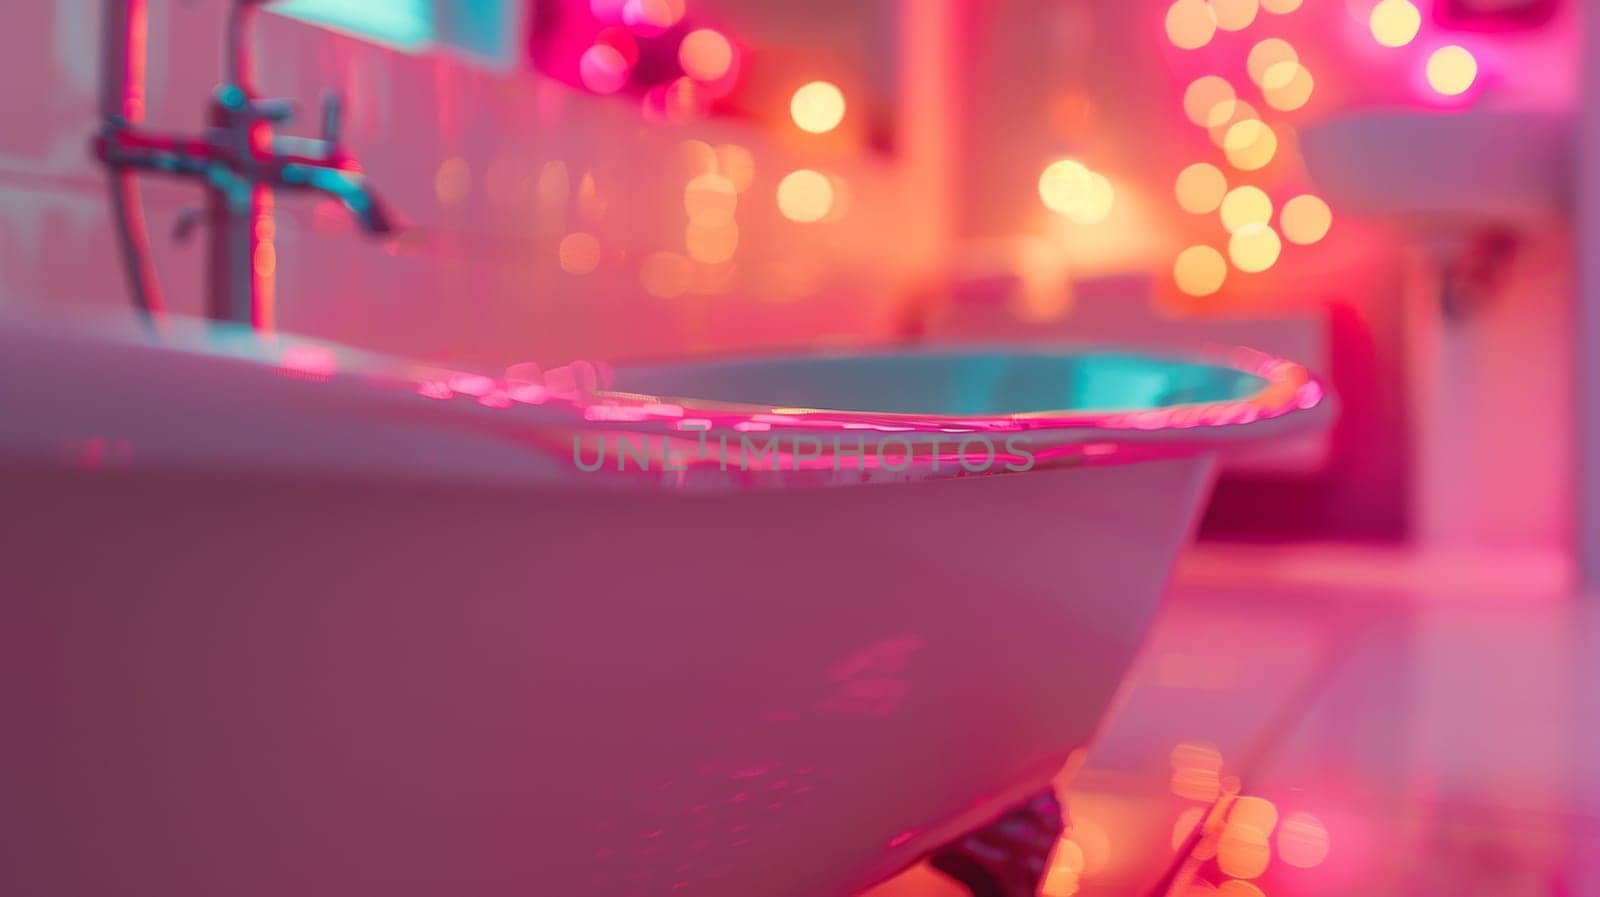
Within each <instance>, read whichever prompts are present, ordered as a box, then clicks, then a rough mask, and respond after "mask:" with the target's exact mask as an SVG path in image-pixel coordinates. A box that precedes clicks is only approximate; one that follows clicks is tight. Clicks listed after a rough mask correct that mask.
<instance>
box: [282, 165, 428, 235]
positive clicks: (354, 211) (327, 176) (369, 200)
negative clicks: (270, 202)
mask: <svg viewBox="0 0 1600 897" xmlns="http://www.w3.org/2000/svg"><path fill="white" fill-rule="evenodd" d="M279 177H280V181H279V182H280V183H282V184H283V185H284V186H285V187H288V188H290V189H302V190H312V191H315V192H318V193H322V194H325V195H327V196H329V197H332V198H333V199H336V200H338V201H339V202H340V204H342V205H343V206H344V207H345V208H346V209H348V210H349V212H350V214H351V216H352V217H354V218H355V220H356V224H358V225H359V226H360V227H361V229H362V230H364V231H366V232H367V233H369V234H372V235H374V236H383V235H385V234H392V233H394V232H396V231H398V230H399V229H400V227H399V223H398V222H397V221H396V219H395V218H394V216H393V215H391V214H390V212H389V207H388V205H387V204H386V203H384V201H383V200H382V199H381V198H380V197H379V196H378V194H377V192H376V191H375V190H373V189H372V186H371V185H370V184H368V183H367V179H366V178H365V177H363V176H361V175H360V174H357V173H354V172H350V171H344V170H341V169H338V168H325V167H312V166H305V165H301V164H299V163H289V164H287V165H284V166H283V169H282V171H281V172H280V176H279Z"/></svg>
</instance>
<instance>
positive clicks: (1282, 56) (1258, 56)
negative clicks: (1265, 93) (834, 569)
mask: <svg viewBox="0 0 1600 897" xmlns="http://www.w3.org/2000/svg"><path fill="white" fill-rule="evenodd" d="M1299 61H1300V54H1299V53H1298V52H1296V51H1295V48H1294V45H1293V44H1291V43H1289V42H1288V41H1286V40H1284V39H1283V38H1281V37H1269V38H1267V39H1266V40H1264V41H1261V42H1259V43H1257V44H1256V45H1255V46H1254V47H1251V48H1250V55H1249V56H1248V57H1246V59H1245V70H1246V71H1248V72H1249V73H1250V80H1251V81H1254V82H1255V83H1256V84H1257V85H1258V86H1260V87H1266V86H1268V84H1269V83H1270V82H1268V81H1267V71H1268V70H1269V69H1271V68H1272V67H1273V66H1275V65H1277V64H1279V63H1281V62H1299Z"/></svg>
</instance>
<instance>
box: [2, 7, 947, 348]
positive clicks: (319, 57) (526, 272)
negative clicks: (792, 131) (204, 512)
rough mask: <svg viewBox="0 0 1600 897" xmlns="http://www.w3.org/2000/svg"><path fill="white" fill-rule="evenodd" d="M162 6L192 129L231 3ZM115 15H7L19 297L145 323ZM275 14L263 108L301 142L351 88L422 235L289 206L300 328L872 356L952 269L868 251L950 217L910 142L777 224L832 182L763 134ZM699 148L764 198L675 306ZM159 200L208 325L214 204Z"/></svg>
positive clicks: (175, 123)
mask: <svg viewBox="0 0 1600 897" xmlns="http://www.w3.org/2000/svg"><path fill="white" fill-rule="evenodd" d="M150 5H151V15H150V26H151V37H150V73H149V82H150V83H149V93H150V100H149V119H150V120H149V122H148V124H149V125H150V126H151V127H153V128H162V129H172V130H180V131H184V132H193V131H195V130H196V129H197V128H198V127H199V126H200V123H201V121H202V117H203V112H204V108H205V103H206V97H207V92H208V91H209V90H210V88H211V87H212V86H213V85H214V84H215V83H216V81H217V80H218V75H219V72H220V69H221V64H220V55H221V34H222V20H223V14H224V11H225V9H226V3H225V2H224V0H192V2H182V0H152V2H151V4H150ZM100 7H101V2H100V0H39V2H33V3H27V4H14V5H13V8H11V9H8V10H7V12H6V21H5V27H4V29H3V30H0V58H4V59H5V60H6V72H7V74H6V76H5V77H3V78H0V303H5V304H12V303H32V304H52V305H64V304H67V303H73V304H87V305H99V306H105V307H107V308H110V309H121V308H123V307H125V306H126V304H127V300H126V299H125V298H124V296H125V293H124V289H123V283H122V277H121V271H120V267H119V262H118V259H117V257H116V255H115V254H114V244H113V235H112V231H111V229H110V224H109V221H110V218H109V215H108V212H107V204H106V199H105V196H106V187H105V182H104V176H103V174H102V172H101V171H100V169H98V168H97V167H96V166H95V165H94V164H93V163H92V162H91V161H90V159H89V156H88V153H87V148H86V144H87V138H88V135H89V134H90V132H91V130H92V129H93V128H94V126H95V123H96V115H95V111H94V110H95V108H96V99H95V87H96V79H97V67H98V57H99V15H100ZM260 18H261V22H260V27H259V28H258V32H257V45H258V47H259V60H260V70H261V76H262V78H261V81H262V88H263V90H264V91H265V92H267V93H269V94H271V95H284V96H292V97H297V98H299V99H300V100H301V101H302V108H303V109H304V110H306V111H305V114H304V115H303V119H304V120H303V121H301V122H299V123H297V124H293V125H291V126H290V129H291V131H297V132H299V133H311V132H313V131H314V130H315V128H316V118H317V116H316V112H315V110H316V102H317V97H318V94H319V92H320V91H321V90H323V89H324V88H329V87H334V88H339V89H341V90H344V91H345V92H346V94H347V96H348V98H349V102H348V103H347V107H348V108H349V110H350V111H349V116H348V119H347V123H346V129H345V133H346V137H347V142H348V143H349V144H350V146H351V148H352V149H353V150H354V151H355V152H356V153H357V154H358V155H359V156H360V157H361V158H362V160H363V162H364V164H365V166H366V168H367V170H368V172H369V173H370V176H371V178H372V180H373V182H374V183H375V184H376V185H377V186H378V187H379V189H380V191H381V192H382V194H383V195H384V197H385V198H386V199H387V200H388V201H389V203H390V204H391V205H392V206H393V207H394V208H395V209H396V210H398V211H399V212H400V214H402V215H403V216H405V218H407V219H408V220H409V221H410V222H411V223H412V224H413V225H414V227H413V228H412V229H411V230H410V231H408V232H407V234H406V235H405V236H404V237H403V238H401V239H400V240H398V241H396V242H395V243H392V244H379V243H375V242H373V241H370V240H367V239H364V238H363V237H361V236H359V235H357V234H355V233H354V231H353V229H352V228H350V227H349V226H348V224H347V222H346V221H345V219H344V217H343V215H342V214H340V213H339V211H338V210H337V209H336V208H334V207H332V206H326V207H319V205H318V203H317V201H315V200H313V199H310V198H284V199H283V200H282V201H281V202H280V206H279V208H280V214H279V228H278V238H277V243H278V249H279V252H278V259H279V263H278V273H279V284H278V294H279V309H278V315H279V323H280V326H281V328H282V329H284V330H286V331H293V332H300V333H306V334H312V335H315V336H319V337H326V338H331V339H335V340H339V341H343V342H347V343H352V344H356V345H362V346H367V347H372V348H375V349H378V350H382V351H387V352H394V353H399V354H403V355H407V356H418V357H425V358H431V359H439V360H450V361H456V362H461V363H481V364H489V365H498V364H504V363H509V362H513V361H518V360H536V361H544V362H549V361H560V360H564V359H569V358H572V357H593V356H603V357H608V358H615V357H623V356H639V355H664V354H673V353H677V352H682V351H695V350H729V349H737V348H748V347H756V346H769V345H779V344H795V343H801V344H808V343H815V342H818V341H828V340H842V339H846V338H849V339H875V338H879V337H882V336H885V335H887V334H889V333H890V332H891V331H892V330H893V327H894V322H895V320H896V317H897V313H896V309H895V304H896V302H897V301H898V299H897V297H898V292H897V289H898V284H899V282H900V281H901V280H902V279H903V277H904V274H905V272H907V271H911V270H917V269H920V268H922V267H925V266H926V263H927V259H928V257H929V256H930V255H931V254H932V253H933V252H934V251H935V247H936V241H935V240H934V239H933V238H932V236H930V234H931V231H929V229H928V228H926V227H921V228H919V227H918V226H916V225H913V226H910V227H901V228H900V229H899V233H898V234H897V239H895V240H893V241H883V240H874V239H869V237H870V236H876V235H881V234H884V233H886V232H888V231H889V229H890V227H889V226H890V223H891V221H893V220H895V219H896V218H899V217H900V216H906V215H907V214H908V213H910V215H911V217H913V219H914V220H916V219H920V220H924V221H925V220H928V219H929V218H930V217H935V216H933V215H932V214H931V213H929V212H928V211H927V210H926V207H927V203H928V202H929V198H928V194H929V192H930V191H928V190H926V189H913V188H912V172H913V171H914V169H915V164H914V160H915V158H916V151H915V148H914V147H913V148H911V149H910V150H909V151H907V152H903V153H902V154H901V155H900V156H898V157H885V156H882V155H881V154H875V153H871V152H860V153H853V154H850V156H849V157H848V158H836V159H830V160H827V161H828V164H829V166H830V171H832V172H833V173H836V174H837V175H838V176H840V177H841V178H842V180H843V183H844V184H845V185H846V187H847V189H848V193H849V206H848V208H847V209H845V213H844V214H843V215H842V216H840V217H839V219H838V220H836V221H830V222H825V223H821V224H816V225H797V224H794V223H792V222H788V221H785V220H784V219H782V218H781V217H780V216H779V215H778V213H777V210H776V208H775V201H774V190H775V187H776V184H777V182H778V180H779V178H780V177H781V176H782V175H783V174H784V173H786V172H787V171H789V170H791V169H793V168H795V167H799V166H805V165H816V164H818V162H817V161H816V160H813V159H811V158H808V155H807V149H806V148H805V147H803V146H798V147H797V146H795V145H793V143H792V142H787V143H786V142H784V141H781V140H776V139H774V138H773V137H772V136H771V135H770V134H769V133H768V131H767V130H765V129H763V128H760V127H758V126H756V125H752V124H748V123H743V122H737V121H726V120H713V121H707V122H699V123H693V124H689V125H682V126H669V125H651V124H647V123H646V122H645V121H644V120H643V119H642V118H641V117H640V115H639V112H638V109H637V106H636V105H635V104H634V103H631V102H628V101H624V100H610V99H598V98H593V97H589V96H586V95H582V94H579V93H576V92H574V91H572V90H570V89H568V88H566V87H563V86H560V85H557V84H554V83H552V82H549V81H547V80H545V79H542V78H539V77H537V76H534V75H531V74H529V73H527V72H525V71H524V72H518V73H513V74H511V75H506V74H500V73H495V72H491V71H488V70H485V69H482V68H479V67H475V66H474V65H472V64H469V63H466V62H462V61H459V60H456V59H454V58H451V57H448V56H441V55H425V56H413V55H406V54H403V53H398V52H395V51H391V50H387V49H384V48H380V47H377V46H374V45H372V44H369V43H366V42H363V41H359V40H355V39H352V38H348V37H344V36H341V35H336V34H333V33H330V32H326V31H322V30H320V29H316V28H313V27H311V26H308V25H306V24H304V23H301V22H297V21H292V20H288V19H285V18H282V17H278V16H273V15H263V16H261V17H260ZM687 139H697V140H703V141H707V142H710V143H713V144H716V143H734V144H739V145H741V146H745V147H747V148H748V149H750V150H752V152H753V154H754V156H755V158H756V160H757V164H756V171H755V178H754V182H753V184H752V186H751V187H750V188H749V190H748V191H747V192H746V193H745V194H743V195H742V196H741V201H740V208H739V212H738V218H739V224H740V228H741V241H740V248H739V252H738V255H737V256H736V258H735V260H734V265H733V268H732V269H731V270H725V271H721V272H716V273H717V274H718V276H715V277H712V276H710V274H709V273H708V276H707V277H704V278H700V281H701V284H700V288H703V291H702V292H696V291H695V290H691V291H690V292H689V293H687V294H685V295H681V296H677V297H673V298H661V297H657V296H652V295H649V294H648V293H647V292H646V291H645V289H644V288H643V286H642V285H641V282H640V277H639V270H640V264H641V260H642V259H643V258H644V257H645V256H646V255H648V254H649V253H650V252H653V251H677V252H682V251H683V249H684V245H683V239H684V225H685V217H684V207H683V186H684V184H685V183H686V181H687V180H688V178H689V176H690V175H691V174H692V173H693V172H692V170H691V169H690V168H689V167H688V166H687V165H686V164H685V162H684V159H683V158H682V156H683V153H682V151H681V150H680V143H681V142H682V141H684V140H687ZM447 160H454V161H449V164H448V166H447V169H446V174H445V175H444V177H445V179H446V180H448V179H449V178H451V177H456V178H458V179H459V180H460V182H461V185H464V189H462V187H461V186H459V185H457V186H451V185H446V189H443V190H440V189H436V187H437V186H438V185H437V183H436V182H437V181H438V180H439V179H440V171H441V166H442V165H445V163H446V162H447ZM463 174H464V175H465V176H464V177H461V175H463ZM541 175H543V176H544V178H545V180H544V183H545V189H544V190H543V191H541V189H540V186H539V185H540V183H541ZM563 175H564V176H563ZM563 181H564V182H565V187H564V189H558V188H560V187H561V186H562V182H563ZM144 184H145V188H144V195H145V197H146V201H147V210H148V213H149V218H150V226H151V230H152V235H153V240H154V242H155V244H156V250H155V252H156V264H157V266H158V270H159V271H160V273H161V277H162V280H163V282H164V285H165V287H166V292H167V294H168V299H169V304H171V305H172V306H173V307H174V308H175V309H177V310H179V311H183V312H193V311H197V310H198V309H199V307H200V297H199V286H200V278H201V269H202V257H203V249H204V247H203V245H201V241H202V239H203V235H197V238H198V239H196V241H195V242H194V244H193V245H188V246H179V245H176V244H175V243H174V242H173V241H172V240H171V239H169V238H168V233H169V231H170V228H171V225H172V222H173V220H174V219H175V217H176V216H177V215H178V214H179V212H180V211H181V210H182V209H183V208H184V207H185V206H188V205H193V204H197V203H198V201H199V191H198V190H197V189H196V188H195V187H193V186H192V185H188V184H175V183H163V182H161V181H160V180H159V179H157V178H153V177H147V178H145V179H144ZM585 185H588V186H585ZM541 194H542V195H541ZM919 209H920V210H922V211H920V212H919ZM575 230H584V231H587V232H590V233H593V234H595V235H596V236H597V237H599V239H600V243H601V245H602V247H603V257H602V261H601V263H600V265H599V267H598V268H597V269H596V270H595V271H594V272H593V273H590V274H587V275H583V276H574V275H571V274H567V273H564V272H563V271H562V270H561V268H560V265H559V262H558V256H557V245H558V243H559V241H560V239H561V237H562V236H564V235H565V234H566V233H568V232H571V231H575Z"/></svg>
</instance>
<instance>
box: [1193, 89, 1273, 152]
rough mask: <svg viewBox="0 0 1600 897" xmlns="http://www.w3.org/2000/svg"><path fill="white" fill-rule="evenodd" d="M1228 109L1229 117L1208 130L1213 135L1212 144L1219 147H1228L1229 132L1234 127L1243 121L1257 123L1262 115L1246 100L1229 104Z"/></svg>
mask: <svg viewBox="0 0 1600 897" xmlns="http://www.w3.org/2000/svg"><path fill="white" fill-rule="evenodd" d="M1217 108H1218V109H1219V110H1220V109H1223V108H1224V107H1221V106H1219V107H1217ZM1226 109H1227V113H1228V115H1227V117H1226V118H1224V119H1222V120H1221V121H1219V122H1217V123H1216V124H1214V125H1212V126H1211V127H1209V128H1207V129H1206V130H1207V132H1208V133H1209V134H1210V135H1211V142H1212V143H1215V144H1216V145H1217V146H1218V147H1223V146H1226V141H1227V137H1228V131H1229V129H1231V128H1232V127H1233V126H1234V125H1236V124H1238V123H1239V122H1242V121H1257V120H1259V119H1260V118H1261V114H1260V113H1258V112H1257V111H1256V107H1254V106H1252V105H1250V104H1249V103H1247V102H1245V101H1244V100H1237V101H1235V102H1233V103H1230V104H1227V106H1226Z"/></svg>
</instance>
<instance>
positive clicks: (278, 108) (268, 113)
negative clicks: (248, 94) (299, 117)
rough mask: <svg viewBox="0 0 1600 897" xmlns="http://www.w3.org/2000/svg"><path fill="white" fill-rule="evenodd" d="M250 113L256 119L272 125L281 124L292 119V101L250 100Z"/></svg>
mask: <svg viewBox="0 0 1600 897" xmlns="http://www.w3.org/2000/svg"><path fill="white" fill-rule="evenodd" d="M250 112H251V114H252V115H253V116H254V117H255V118H257V119H264V120H266V121H270V122H272V123H273V124H282V123H283V122H286V121H288V120H289V119H291V118H294V100H279V99H268V100H261V99H257V100H251V101H250Z"/></svg>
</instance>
